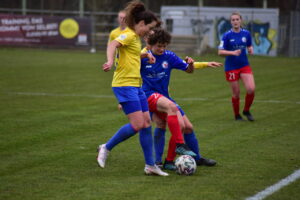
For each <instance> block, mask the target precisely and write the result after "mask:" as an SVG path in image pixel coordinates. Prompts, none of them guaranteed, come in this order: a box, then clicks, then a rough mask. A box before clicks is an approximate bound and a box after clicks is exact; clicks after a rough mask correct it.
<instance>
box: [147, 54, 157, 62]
mask: <svg viewBox="0 0 300 200" xmlns="http://www.w3.org/2000/svg"><path fill="white" fill-rule="evenodd" d="M147 58H148V59H149V60H148V63H150V64H153V63H155V62H156V58H155V57H154V56H153V55H152V53H147Z"/></svg>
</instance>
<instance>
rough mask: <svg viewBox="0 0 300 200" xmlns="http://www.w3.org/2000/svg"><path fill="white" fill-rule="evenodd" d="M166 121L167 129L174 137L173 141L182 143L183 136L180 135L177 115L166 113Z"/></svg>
mask: <svg viewBox="0 0 300 200" xmlns="http://www.w3.org/2000/svg"><path fill="white" fill-rule="evenodd" d="M167 123H168V127H169V130H170V132H171V134H172V137H174V139H175V143H177V144H183V143H184V141H183V136H182V132H181V128H180V125H179V121H178V117H177V115H168V117H167Z"/></svg>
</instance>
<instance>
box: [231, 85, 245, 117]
mask: <svg viewBox="0 0 300 200" xmlns="http://www.w3.org/2000/svg"><path fill="white" fill-rule="evenodd" d="M229 84H230V88H231V94H232V96H231V103H232V108H233V113H234V117H235V119H236V120H238V121H239V120H243V118H242V117H241V115H240V85H239V81H238V80H237V81H231V82H229Z"/></svg>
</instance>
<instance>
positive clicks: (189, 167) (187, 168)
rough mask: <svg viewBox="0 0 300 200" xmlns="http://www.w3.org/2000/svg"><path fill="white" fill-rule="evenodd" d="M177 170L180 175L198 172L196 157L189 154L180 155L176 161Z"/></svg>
mask: <svg viewBox="0 0 300 200" xmlns="http://www.w3.org/2000/svg"><path fill="white" fill-rule="evenodd" d="M175 166H176V172H177V173H178V174H180V175H187V176H189V175H192V174H194V173H195V172H196V169H197V164H196V161H195V159H194V158H193V157H192V156H189V155H182V156H179V157H178V158H177V159H176V161H175Z"/></svg>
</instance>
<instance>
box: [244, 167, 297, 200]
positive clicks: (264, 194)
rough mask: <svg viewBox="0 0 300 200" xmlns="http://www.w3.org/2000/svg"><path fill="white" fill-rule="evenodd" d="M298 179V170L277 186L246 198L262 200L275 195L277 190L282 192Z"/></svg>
mask: <svg viewBox="0 0 300 200" xmlns="http://www.w3.org/2000/svg"><path fill="white" fill-rule="evenodd" d="M298 178H300V169H298V170H296V171H295V172H294V173H293V174H291V175H289V176H288V177H286V178H284V179H281V180H280V181H279V182H277V183H276V184H274V185H272V186H270V187H268V188H266V189H265V190H263V191H261V192H259V193H257V194H256V195H254V196H252V197H248V198H246V199H245V200H262V199H264V198H265V197H267V196H269V195H271V194H273V193H274V192H276V191H277V190H280V189H281V188H283V187H284V186H287V185H288V184H290V183H292V182H294V181H296V180H297V179H298Z"/></svg>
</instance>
